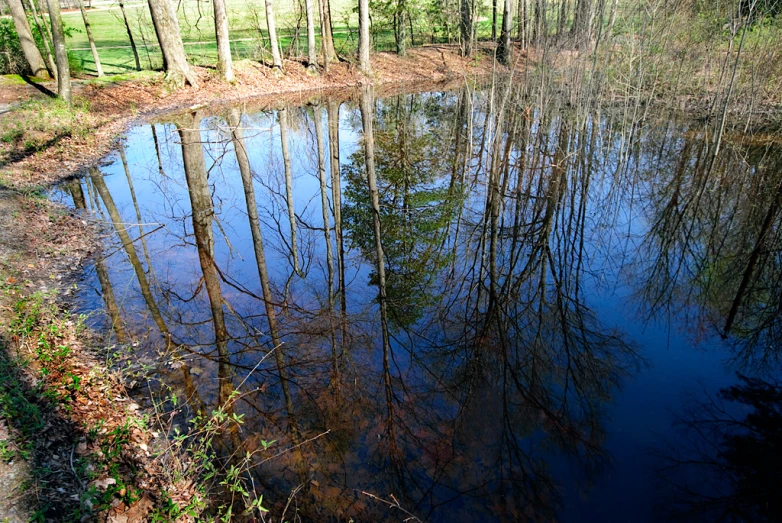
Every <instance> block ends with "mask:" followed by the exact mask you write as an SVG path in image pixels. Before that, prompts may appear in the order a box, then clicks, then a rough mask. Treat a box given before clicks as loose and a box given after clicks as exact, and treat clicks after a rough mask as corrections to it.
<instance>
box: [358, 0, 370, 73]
mask: <svg viewBox="0 0 782 523" xmlns="http://www.w3.org/2000/svg"><path fill="white" fill-rule="evenodd" d="M358 67H359V69H361V71H362V72H363V73H364V74H369V73H370V72H371V66H370V63H369V0H358Z"/></svg>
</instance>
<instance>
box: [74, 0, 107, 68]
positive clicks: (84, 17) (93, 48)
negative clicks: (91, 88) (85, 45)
mask: <svg viewBox="0 0 782 523" xmlns="http://www.w3.org/2000/svg"><path fill="white" fill-rule="evenodd" d="M76 1H77V2H78V3H79V10H80V11H81V18H82V20H84V31H85V32H86V33H87V40H89V42H90V51H92V59H93V60H94V61H95V71H97V73H98V76H99V77H100V76H103V67H101V65H100V56H98V48H97V47H96V46H95V39H94V38H93V37H92V29H91V28H90V19H89V17H87V10H86V9H84V2H83V1H82V0H76Z"/></svg>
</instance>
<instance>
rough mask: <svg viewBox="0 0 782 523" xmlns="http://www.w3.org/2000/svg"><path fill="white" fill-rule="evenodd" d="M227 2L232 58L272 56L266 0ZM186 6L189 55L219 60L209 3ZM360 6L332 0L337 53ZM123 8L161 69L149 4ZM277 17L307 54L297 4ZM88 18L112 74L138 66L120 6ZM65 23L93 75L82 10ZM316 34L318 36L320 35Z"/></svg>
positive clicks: (289, 46)
mask: <svg viewBox="0 0 782 523" xmlns="http://www.w3.org/2000/svg"><path fill="white" fill-rule="evenodd" d="M227 2H228V13H229V27H230V37H231V51H232V53H233V55H234V57H236V58H239V59H241V58H249V59H254V60H263V59H266V60H269V59H270V54H269V51H268V49H269V43H268V35H267V33H266V18H265V7H264V3H263V0H247V1H244V0H227ZM183 5H184V7H182V8H180V10H179V23H180V27H181V30H182V38H183V40H184V42H185V48H186V49H187V53H188V56H189V58H190V59H191V61H192V63H194V64H197V65H212V64H214V63H215V62H216V60H217V46H216V44H215V41H214V21H213V18H212V4H211V2H208V1H206V2H187V3H183ZM356 6H357V1H356V0H331V12H332V24H333V26H334V45H335V47H336V49H337V52H338V53H341V54H349V53H351V52H354V51H355V49H356V46H357V38H358V35H357V31H358V14H357V13H356V12H354V10H355V8H356ZM125 11H126V13H127V15H128V19H129V21H130V24H131V30H132V31H133V38H134V39H135V42H136V45H137V47H138V52H139V58H140V61H141V67H142V68H144V69H150V68H152V69H157V68H160V67H161V66H162V56H161V54H160V49H159V47H158V46H157V39H156V38H155V32H154V28H153V26H152V21H151V19H150V16H149V8H148V7H147V3H146V2H138V3H132V4H127V5H126V6H125ZM275 15H276V22H277V32H278V36H279V38H280V44H281V46H282V47H281V51H282V52H283V54H284V55H285V56H288V55H293V56H303V55H305V54H306V27H305V21H304V17H303V16H301V14H300V13H299V12H297V9H296V7H295V5H294V3H293V2H284V3H283V2H279V3H277V4H276V5H275ZM88 17H89V20H90V26H91V28H92V34H93V36H94V38H95V43H96V45H97V47H98V53H99V55H100V59H101V64H102V65H103V70H104V72H105V73H106V74H110V75H111V74H123V73H127V72H129V71H133V70H135V68H136V64H135V60H134V58H133V52H132V50H131V48H130V42H129V40H128V36H127V31H126V29H125V25H124V22H123V20H122V13H121V11H120V9H119V7H118V6H117V5H116V4H111V5H109V6H107V7H104V6H96V8H94V9H89V10H88ZM63 23H64V24H65V27H66V32H67V33H68V37H67V39H66V44H67V47H68V49H69V55H70V56H71V65H72V67H73V69H74V74H79V73H86V74H88V75H89V74H95V73H96V71H95V63H94V60H93V57H92V53H91V51H90V49H89V41H88V40H87V33H86V31H85V30H84V22H83V20H82V17H81V13H80V12H79V11H78V10H75V11H66V12H63ZM478 33H479V35H480V36H481V37H485V36H488V35H489V34H490V33H491V24H490V22H488V21H484V22H480V23H479V24H478ZM484 33H485V35H484ZM317 34H318V31H316V35H317ZM316 38H318V39H319V36H316ZM374 47H375V50H377V51H391V50H394V49H395V43H394V37H393V34H391V32H390V31H388V32H383V33H378V34H375V35H374Z"/></svg>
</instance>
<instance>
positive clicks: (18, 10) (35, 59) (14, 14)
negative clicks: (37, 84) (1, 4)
mask: <svg viewBox="0 0 782 523" xmlns="http://www.w3.org/2000/svg"><path fill="white" fill-rule="evenodd" d="M8 8H9V9H10V10H11V18H13V19H14V27H15V28H16V34H17V35H19V43H20V44H21V45H22V52H23V53H24V57H25V59H26V60H27V64H28V65H29V66H30V72H32V73H33V76H37V77H39V78H46V77H47V76H49V71H48V70H47V69H46V64H45V63H44V62H43V56H41V52H40V51H39V50H38V47H37V46H36V45H35V38H33V32H32V31H31V30H30V23H29V22H28V21H27V15H26V14H25V12H24V7H23V6H22V0H8Z"/></svg>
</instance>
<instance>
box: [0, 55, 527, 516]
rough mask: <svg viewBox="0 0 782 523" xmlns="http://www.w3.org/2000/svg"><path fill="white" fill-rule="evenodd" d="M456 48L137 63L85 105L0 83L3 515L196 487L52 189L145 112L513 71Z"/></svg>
mask: <svg viewBox="0 0 782 523" xmlns="http://www.w3.org/2000/svg"><path fill="white" fill-rule="evenodd" d="M457 51H458V50H457V49H456V48H455V47H448V46H432V47H423V48H416V49H411V50H410V51H409V53H408V56H407V57H405V58H400V57H398V56H396V55H393V54H387V53H378V54H375V55H373V63H372V65H373V75H372V77H371V78H370V77H367V76H365V75H363V74H361V73H359V72H358V71H357V70H356V68H355V66H354V65H352V64H349V63H345V62H342V63H338V64H332V65H330V67H329V70H328V72H323V73H322V74H320V75H318V76H313V75H310V74H308V73H307V72H306V70H305V68H304V65H303V64H301V63H299V62H290V61H289V62H286V63H285V67H284V70H285V74H284V76H279V77H278V76H275V75H274V74H272V71H271V69H269V68H268V67H265V66H264V65H262V64H258V63H253V62H249V61H240V62H237V63H236V64H235V69H236V76H237V81H236V82H235V83H234V84H227V83H225V82H222V81H220V80H219V79H218V78H217V76H216V73H215V71H214V70H211V69H205V68H197V69H196V72H197V74H198V78H199V80H200V86H199V87H198V88H197V89H196V88H192V87H186V88H183V89H174V88H173V87H172V86H171V85H169V84H168V83H167V82H166V81H165V79H164V76H163V74H162V73H148V72H147V73H139V74H135V73H134V74H131V75H126V76H123V77H119V78H117V77H109V78H106V79H99V80H94V81H86V82H78V83H77V84H76V86H75V89H74V91H75V94H74V109H73V110H71V109H70V108H68V107H66V106H64V104H62V103H61V102H58V101H57V100H55V99H53V98H51V96H50V93H48V92H47V90H51V89H53V88H54V87H55V86H53V85H50V84H38V83H33V82H20V81H13V80H9V79H7V78H3V79H2V80H1V81H0V492H3V494H4V496H0V521H3V522H9V523H10V522H17V521H19V522H21V521H29V520H31V519H35V520H38V521H79V520H82V521H84V520H92V519H93V518H94V517H95V514H96V513H98V514H100V519H102V520H106V521H115V522H123V523H125V522H136V521H144V520H146V519H148V514H149V512H150V511H151V510H152V508H153V505H157V506H158V508H159V507H160V503H161V501H162V500H164V499H166V498H167V499H169V500H170V499H172V497H173V498H174V499H176V503H177V504H178V505H179V506H180V507H184V506H186V505H187V504H188V503H189V502H190V501H191V498H192V496H194V495H195V491H194V486H193V484H192V483H189V482H188V483H186V485H185V486H183V484H175V483H174V481H173V480H172V478H171V476H170V475H169V474H166V473H164V469H165V465H164V464H162V463H161V462H160V461H159V460H156V459H155V457H154V456H151V455H150V453H149V452H148V451H147V449H148V447H147V445H150V446H152V445H153V444H156V442H155V441H154V440H155V438H156V437H157V436H156V434H155V433H154V432H152V431H151V430H150V429H149V427H148V426H146V425H145V424H144V421H143V416H142V413H139V412H138V411H137V407H138V406H137V405H135V404H134V403H133V402H132V400H131V399H130V398H129V396H128V394H127V393H126V391H125V389H124V386H123V381H122V377H121V376H119V375H118V374H117V373H116V372H115V371H113V370H112V369H111V368H110V366H109V365H107V364H106V357H107V350H106V349H107V347H106V346H105V341H104V340H103V339H102V338H100V337H99V336H98V335H97V333H91V332H89V329H86V328H84V327H83V325H81V320H80V318H78V317H76V316H74V315H72V314H70V313H69V312H68V311H67V304H68V295H69V294H70V292H71V288H72V286H73V282H74V278H75V276H76V275H77V274H78V271H79V268H80V267H81V266H82V265H83V264H84V263H85V262H87V261H88V260H89V257H90V255H91V253H92V251H93V248H94V246H95V243H94V242H95V241H96V237H97V235H96V231H94V230H92V226H91V225H88V224H87V223H86V222H85V221H84V220H82V218H81V217H80V216H78V215H76V214H73V213H71V212H69V211H68V210H67V209H65V208H63V207H61V206H58V205H56V204H54V203H52V202H51V201H50V200H49V199H48V198H47V191H48V190H49V189H50V188H51V187H53V185H54V184H56V183H57V182H58V181H60V180H63V179H67V178H68V177H71V176H75V175H77V174H78V173H79V171H80V170H81V169H83V168H85V167H87V166H89V165H91V164H94V163H95V162H96V161H98V160H99V159H100V158H102V157H103V156H104V155H105V154H107V153H108V152H109V151H110V150H111V149H112V147H113V146H114V144H115V143H116V140H117V139H118V138H119V137H120V136H121V134H122V132H123V131H125V130H126V129H127V128H128V127H129V126H131V125H132V124H133V123H134V122H138V121H143V120H145V119H149V118H154V117H155V116H158V115H160V114H162V113H164V112H169V111H176V110H183V109H187V108H190V107H194V106H199V107H200V106H202V105H206V104H215V103H220V104H225V103H236V102H241V101H248V103H249V101H250V100H252V101H253V104H255V103H256V102H257V103H259V104H264V103H265V104H268V105H272V106H273V105H274V104H275V103H279V102H280V101H281V100H284V101H290V102H292V101H306V100H307V99H309V98H311V97H313V96H317V95H318V94H319V93H320V92H321V91H325V90H339V89H350V88H354V87H356V86H359V85H367V84H370V83H374V85H375V88H376V92H377V94H379V95H380V94H393V93H394V92H398V91H402V90H406V89H410V88H418V89H425V88H428V87H433V88H434V87H438V88H442V87H443V85H445V84H448V83H450V82H454V83H456V82H463V81H465V80H468V81H469V80H478V79H480V78H483V77H486V76H488V75H491V74H492V73H493V72H501V71H498V69H500V70H501V69H503V68H501V67H498V66H497V65H496V64H495V62H494V60H493V56H492V51H491V49H488V48H487V49H484V50H482V51H481V52H479V53H477V56H476V57H475V58H472V59H465V58H463V57H461V56H459V55H458V52H457ZM522 61H525V60H522ZM175 512H176V511H175ZM167 519H177V517H173V518H167ZM180 520H181V521H186V520H187V517H182V518H180Z"/></svg>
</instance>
